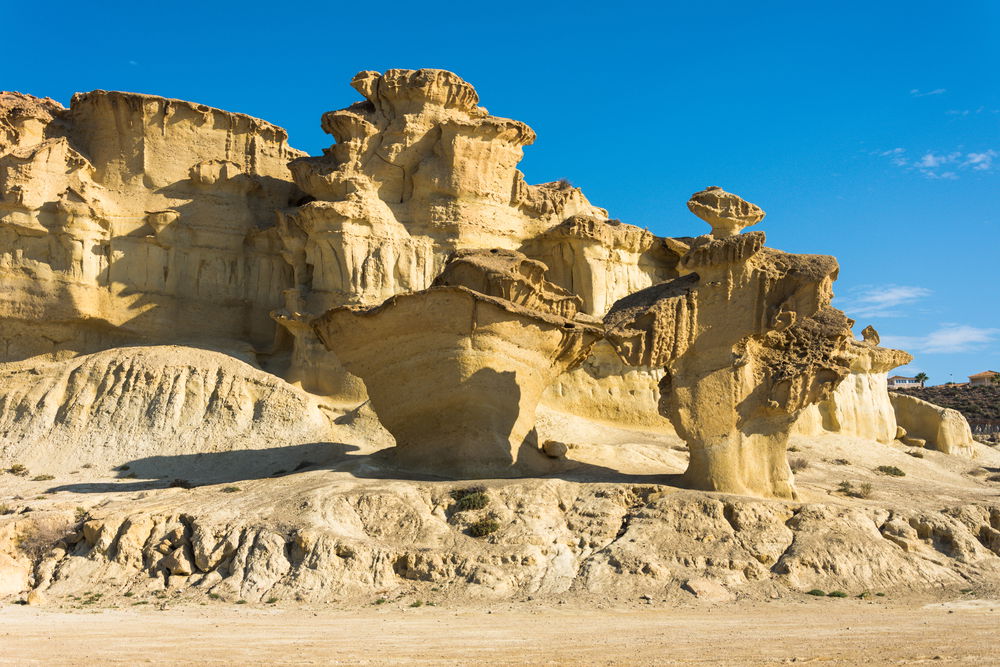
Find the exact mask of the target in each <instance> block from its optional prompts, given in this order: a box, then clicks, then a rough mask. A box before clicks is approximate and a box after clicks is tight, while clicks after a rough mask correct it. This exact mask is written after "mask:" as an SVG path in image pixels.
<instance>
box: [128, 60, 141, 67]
mask: <svg viewBox="0 0 1000 667" xmlns="http://www.w3.org/2000/svg"><path fill="white" fill-rule="evenodd" d="M128 64H129V65H131V66H132V67H138V66H139V63H137V62H136V61H134V60H130V61H128Z"/></svg>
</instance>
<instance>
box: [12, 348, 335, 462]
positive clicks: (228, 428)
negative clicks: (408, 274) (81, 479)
mask: <svg viewBox="0 0 1000 667" xmlns="http://www.w3.org/2000/svg"><path fill="white" fill-rule="evenodd" d="M332 418H333V415H328V413H327V411H325V410H324V409H323V407H322V406H321V404H320V403H319V402H318V401H317V400H316V399H315V397H312V396H310V395H308V394H306V393H305V392H303V391H301V390H300V389H297V388H296V387H293V386H291V385H289V384H287V383H286V382H284V381H283V380H281V379H280V378H277V377H275V376H274V375H271V374H270V373H266V372H264V371H262V370H261V369H260V368H255V367H254V366H252V365H250V364H248V363H246V362H245V361H240V360H238V359H235V358H234V357H233V356H231V355H229V354H223V353H220V352H213V351H209V350H200V349H196V348H184V347H175V346H149V347H146V346H137V347H122V348H117V349H114V350H108V351H105V352H98V353H95V354H90V355H82V356H79V357H75V358H72V359H68V360H64V361H48V362H41V361H38V360H32V361H31V362H30V363H21V364H11V365H8V366H6V367H3V368H2V369H0V442H2V443H3V450H2V456H3V460H4V461H8V462H17V463H20V464H22V465H25V466H27V467H28V468H29V469H32V470H38V469H43V470H45V471H46V472H48V473H58V472H61V471H69V470H79V469H80V466H81V465H84V464H86V465H88V466H89V465H91V464H95V463H96V464H98V465H101V462H106V463H105V464H104V465H105V466H106V465H107V464H108V463H110V464H111V465H114V466H119V465H125V466H127V469H128V470H129V471H130V472H129V473H128V474H131V475H133V476H135V475H139V476H142V477H154V478H155V477H162V476H167V475H172V474H173V475H183V476H191V475H193V476H194V477H195V478H199V477H202V476H203V475H201V474H199V473H198V472H197V470H196V469H197V468H198V465H197V464H195V463H192V462H195V461H198V460H201V461H203V462H204V467H205V469H206V474H208V476H209V477H211V476H212V475H215V474H218V470H217V467H218V466H217V464H218V463H219V462H220V461H221V460H222V459H226V460H227V461H228V463H227V464H226V465H225V466H223V467H226V468H228V469H229V471H228V472H227V473H223V474H232V472H233V471H236V470H240V471H243V472H244V473H247V474H250V473H252V474H260V475H269V474H271V473H272V472H274V471H275V470H278V469H280V468H286V469H288V468H290V467H293V466H294V465H296V464H298V463H299V462H300V461H302V460H304V459H307V458H308V459H311V460H313V461H317V460H320V459H322V458H328V457H329V456H330V454H331V453H333V451H334V450H336V451H337V452H338V453H339V449H338V448H336V447H332V446H330V445H323V444H319V443H328V442H337V441H341V440H342V438H343V434H342V433H338V432H337V429H336V427H335V426H334V425H333V424H332ZM39 443H44V446H39ZM324 450H331V451H330V452H325V451H324ZM250 452H253V454H251V453H250ZM102 468H103V471H106V470H107V468H106V467H104V466H102ZM193 469H194V470H193ZM103 471H102V472H103ZM125 474H126V473H122V475H123V476H124V475H125Z"/></svg>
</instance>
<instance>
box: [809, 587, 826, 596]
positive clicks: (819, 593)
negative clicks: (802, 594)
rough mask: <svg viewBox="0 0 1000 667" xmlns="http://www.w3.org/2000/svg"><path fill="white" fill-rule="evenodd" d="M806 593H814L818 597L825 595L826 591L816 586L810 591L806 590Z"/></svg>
mask: <svg viewBox="0 0 1000 667" xmlns="http://www.w3.org/2000/svg"><path fill="white" fill-rule="evenodd" d="M806 595H815V596H816V597H818V598H821V597H825V596H826V591H821V590H820V589H818V588H814V589H812V590H811V591H806Z"/></svg>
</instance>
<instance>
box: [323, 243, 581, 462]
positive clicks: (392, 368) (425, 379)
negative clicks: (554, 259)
mask: <svg viewBox="0 0 1000 667" xmlns="http://www.w3.org/2000/svg"><path fill="white" fill-rule="evenodd" d="M543 272H544V265H542V264H541V263H540V262H537V261H535V260H530V259H528V258H526V257H525V256H524V255H522V254H521V253H517V252H512V251H504V250H500V249H492V250H485V251H459V252H456V253H455V254H454V255H453V256H452V259H451V261H450V262H449V263H448V265H447V266H446V267H445V269H444V271H443V272H442V273H441V275H440V276H439V277H438V278H437V280H435V282H434V286H432V287H430V288H428V289H426V290H421V291H419V292H413V293H408V294H401V295H397V296H394V297H391V298H390V299H388V300H387V301H385V302H384V303H383V304H381V305H379V306H375V307H364V306H342V307H340V308H334V309H332V310H330V311H328V312H327V313H326V314H325V315H323V316H322V317H319V318H317V319H316V320H315V321H314V322H313V327H314V329H315V331H316V333H317V335H318V336H319V337H320V339H321V340H322V341H323V343H324V344H325V345H326V346H327V347H328V348H329V349H330V350H332V351H333V352H334V353H336V354H337V356H338V358H339V359H340V360H341V362H342V363H343V364H344V366H345V367H346V368H347V370H348V371H350V372H351V373H353V374H354V375H356V376H358V377H360V378H361V379H362V380H363V381H364V384H365V388H366V389H367V391H368V396H369V397H370V400H371V404H372V407H373V408H374V409H375V412H376V414H378V416H379V419H380V420H381V421H382V423H383V424H384V425H385V427H386V429H388V430H389V432H390V433H391V434H392V435H393V436H394V437H395V439H396V447H395V448H394V450H393V452H392V453H393V456H394V460H395V462H396V463H397V464H398V465H400V466H402V467H404V468H406V469H407V470H414V471H419V472H424V473H430V474H438V475H451V476H456V477H511V476H517V475H526V474H542V473H546V472H550V471H551V470H552V469H553V468H554V465H555V464H554V462H553V459H552V458H551V457H550V456H548V455H546V454H545V453H543V451H542V449H541V448H540V446H539V445H540V443H539V442H538V438H537V435H536V433H535V408H536V406H537V405H538V401H539V399H540V398H541V395H542V392H543V391H545V389H546V388H547V387H548V386H549V385H550V384H551V383H552V382H553V380H555V378H556V377H557V376H559V375H560V374H562V373H563V372H565V371H566V370H567V369H569V368H572V367H573V366H576V365H578V364H579V363H580V362H581V361H583V360H584V359H585V358H586V357H587V356H588V353H589V351H590V347H591V345H593V343H594V342H595V341H597V340H598V339H599V338H600V337H601V329H600V327H599V326H595V324H594V323H591V322H589V321H588V320H589V319H590V318H586V317H583V318H582V319H576V315H577V307H578V306H579V298H578V297H575V296H573V295H571V294H568V293H567V292H565V291H564V290H562V289H561V288H559V287H558V286H556V285H554V284H552V283H550V282H548V281H547V280H545V279H544V276H543Z"/></svg>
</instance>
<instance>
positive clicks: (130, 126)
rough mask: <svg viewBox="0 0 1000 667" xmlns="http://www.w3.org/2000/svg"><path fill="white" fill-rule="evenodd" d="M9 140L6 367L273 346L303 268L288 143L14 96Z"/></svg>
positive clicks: (2, 245) (180, 120)
mask: <svg viewBox="0 0 1000 667" xmlns="http://www.w3.org/2000/svg"><path fill="white" fill-rule="evenodd" d="M0 128H2V129H3V130H4V136H5V139H3V140H2V141H0V281H2V282H3V284H4V285H5V289H4V290H3V293H2V295H0V320H2V321H3V322H4V327H3V328H2V329H0V359H2V360H10V359H21V358H25V357H28V356H31V355H34V354H39V353H47V352H55V351H59V350H72V351H75V352H90V351H96V350H100V349H104V348H107V347H111V346H114V345H118V344H121V343H123V342H132V341H148V340H154V341H157V342H171V341H178V340H206V341H213V342H214V343H215V344H218V343H220V342H222V341H225V340H249V341H250V342H252V343H253V344H257V345H261V346H269V345H271V344H273V341H274V337H275V324H274V322H273V321H272V320H271V319H270V317H269V311H270V310H272V309H273V308H275V307H278V306H279V305H281V303H282V301H281V291H282V290H283V289H285V288H287V287H288V286H289V284H290V274H291V270H290V268H289V267H288V265H287V264H286V263H285V262H284V261H283V260H282V259H281V257H280V254H279V252H278V248H279V239H278V235H277V234H276V233H275V231H274V230H273V222H272V221H273V216H274V211H275V209H277V208H282V207H285V206H288V205H289V203H291V202H292V201H294V199H295V198H297V197H298V196H300V195H298V194H296V193H297V188H296V187H295V186H294V184H293V183H292V182H291V173H290V171H289V170H288V167H287V162H288V161H289V160H291V159H293V158H295V157H298V156H300V155H302V154H301V153H300V152H298V151H295V150H293V149H291V148H289V147H288V145H287V143H286V135H285V132H284V130H281V129H280V128H278V127H275V126H273V125H271V124H269V123H266V122H264V121H260V120H257V119H255V118H251V117H249V116H244V115H241V114H233V113H228V112H224V111H220V110H218V109H212V108H210V107H206V106H203V105H197V104H192V103H190V102H182V101H179V100H168V99H164V98H160V97H153V96H148V95H138V94H134V93H118V92H106V91H93V92H91V93H83V94H77V95H76V96H74V98H73V101H72V104H71V106H70V108H69V109H63V108H62V107H61V106H60V105H58V104H56V103H54V102H52V101H51V100H39V99H36V98H29V97H27V96H18V95H16V94H9V93H5V94H2V95H0ZM268 227H271V228H272V229H270V230H268V229H266V228H268ZM42 334H44V335H42Z"/></svg>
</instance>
